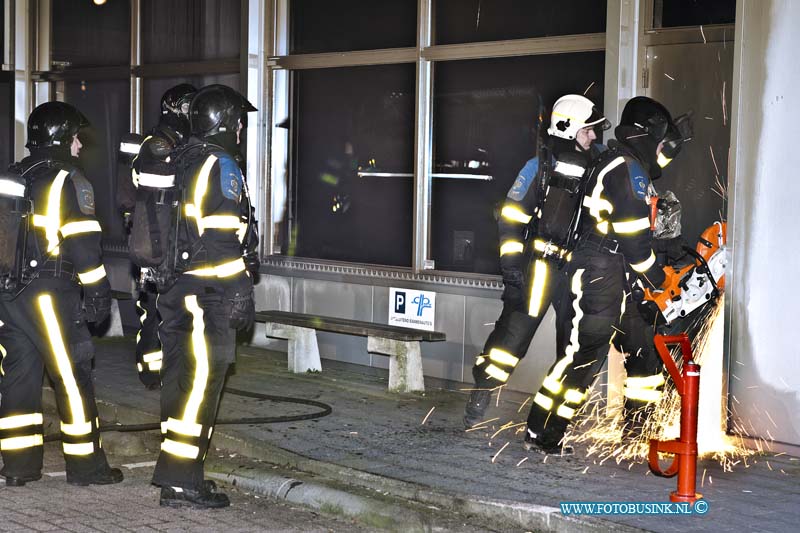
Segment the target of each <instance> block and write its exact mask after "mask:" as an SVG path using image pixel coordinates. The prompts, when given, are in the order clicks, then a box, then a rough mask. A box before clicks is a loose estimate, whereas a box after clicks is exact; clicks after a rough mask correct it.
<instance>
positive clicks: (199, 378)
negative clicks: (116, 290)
mask: <svg viewBox="0 0 800 533" xmlns="http://www.w3.org/2000/svg"><path fill="white" fill-rule="evenodd" d="M158 312H159V314H160V316H161V325H160V328H159V336H160V338H161V344H162V350H163V353H164V359H163V365H162V368H161V428H162V442H161V453H160V454H159V456H158V461H157V463H156V467H155V472H154V474H153V483H154V484H156V485H162V486H172V487H181V488H188V489H193V490H199V489H200V488H201V486H202V483H203V479H204V474H203V463H204V461H205V458H206V454H207V452H208V448H209V444H210V442H211V437H212V434H213V432H214V421H215V419H216V417H217V409H218V407H219V401H220V398H221V396H222V388H223V385H224V382H225V376H226V374H227V371H228V368H229V367H230V364H231V363H232V362H233V360H234V352H235V347H236V346H235V343H236V335H235V333H236V332H235V331H234V330H233V329H231V328H230V326H229V321H230V313H231V304H230V302H229V301H228V300H227V299H226V298H225V294H224V290H223V288H222V287H221V286H220V285H219V284H218V283H217V282H215V281H213V280H208V279H202V278H192V276H190V275H188V274H184V275H182V276H180V277H179V278H178V280H177V282H176V283H175V284H174V285H173V286H172V287H171V288H170V289H169V290H167V291H166V292H163V293H161V294H159V296H158Z"/></svg>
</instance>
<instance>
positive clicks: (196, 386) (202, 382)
mask: <svg viewBox="0 0 800 533" xmlns="http://www.w3.org/2000/svg"><path fill="white" fill-rule="evenodd" d="M184 303H185V305H186V309H187V310H188V311H189V313H191V315H192V348H191V350H192V356H193V358H194V376H192V388H191V390H190V391H189V399H188V400H187V401H186V407H185V408H184V411H183V417H182V418H181V419H175V418H170V419H168V420H167V424H166V427H167V430H170V431H174V432H175V433H178V434H180V435H188V436H195V437H196V436H199V435H200V430H201V426H200V424H198V423H197V414H198V413H199V412H200V406H201V405H202V403H203V400H204V399H205V392H206V385H207V384H208V347H207V345H206V339H205V323H204V321H203V309H202V308H201V307H200V305H199V304H198V303H197V296H196V295H193V294H192V295H189V296H186V297H185V298H184ZM161 449H162V450H163V451H165V452H167V453H169V454H172V455H176V456H178V457H184V458H188V459H197V455H198V454H199V453H200V448H198V447H197V446H193V445H190V444H185V443H181V442H177V441H174V440H171V439H164V442H162V443H161Z"/></svg>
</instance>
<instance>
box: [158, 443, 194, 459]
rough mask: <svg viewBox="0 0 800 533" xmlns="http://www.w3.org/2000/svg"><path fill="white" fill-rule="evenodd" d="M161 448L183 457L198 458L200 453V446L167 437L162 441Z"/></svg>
mask: <svg viewBox="0 0 800 533" xmlns="http://www.w3.org/2000/svg"><path fill="white" fill-rule="evenodd" d="M161 449H162V450H163V451H165V452H167V453H168V454H170V455H174V456H176V457H183V458H184V459H197V456H198V455H199V454H200V448H198V447H197V446H194V445H192V444H186V443H184V442H178V441H176V440H172V439H167V438H165V439H164V442H162V443H161Z"/></svg>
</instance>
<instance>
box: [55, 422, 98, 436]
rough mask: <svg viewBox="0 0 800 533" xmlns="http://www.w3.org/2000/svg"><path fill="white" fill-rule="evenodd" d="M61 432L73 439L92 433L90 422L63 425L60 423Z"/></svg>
mask: <svg viewBox="0 0 800 533" xmlns="http://www.w3.org/2000/svg"><path fill="white" fill-rule="evenodd" d="M61 432H62V433H64V434H66V435H72V436H73V437H80V436H81V435H88V434H90V433H91V432H92V423H91V422H81V423H78V424H65V423H64V422H61Z"/></svg>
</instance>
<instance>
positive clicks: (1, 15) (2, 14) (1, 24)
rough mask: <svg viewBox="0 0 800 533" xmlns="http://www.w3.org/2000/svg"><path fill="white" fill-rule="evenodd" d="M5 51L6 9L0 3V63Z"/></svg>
mask: <svg viewBox="0 0 800 533" xmlns="http://www.w3.org/2000/svg"><path fill="white" fill-rule="evenodd" d="M5 51H6V10H5V9H4V8H3V6H2V3H0V63H2V62H3V58H4V57H5V55H4V54H5Z"/></svg>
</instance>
